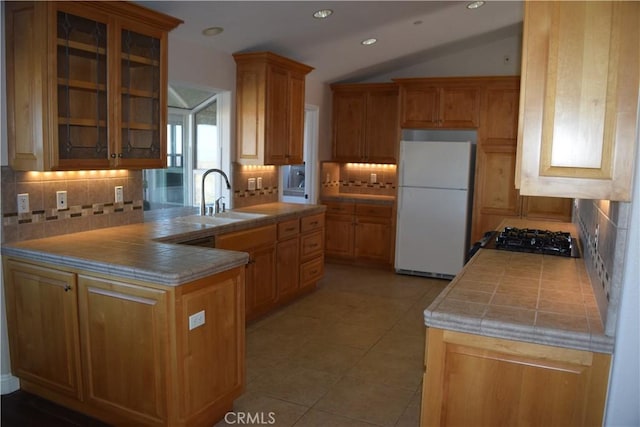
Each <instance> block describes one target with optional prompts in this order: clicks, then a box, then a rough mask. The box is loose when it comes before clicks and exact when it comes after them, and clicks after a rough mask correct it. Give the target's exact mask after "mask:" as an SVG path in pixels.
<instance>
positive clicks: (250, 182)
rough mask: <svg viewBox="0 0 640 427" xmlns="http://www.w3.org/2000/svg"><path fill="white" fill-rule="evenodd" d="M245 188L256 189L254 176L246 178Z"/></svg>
mask: <svg viewBox="0 0 640 427" xmlns="http://www.w3.org/2000/svg"><path fill="white" fill-rule="evenodd" d="M247 188H248V189H249V191H254V190H255V189H256V179H255V178H249V179H248V180H247Z"/></svg>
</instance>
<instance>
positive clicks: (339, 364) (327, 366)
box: [289, 340, 366, 375]
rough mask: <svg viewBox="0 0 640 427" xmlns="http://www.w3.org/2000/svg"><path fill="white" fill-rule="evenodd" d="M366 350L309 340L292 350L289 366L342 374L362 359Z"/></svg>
mask: <svg viewBox="0 0 640 427" xmlns="http://www.w3.org/2000/svg"><path fill="white" fill-rule="evenodd" d="M365 352H366V350H364V349H361V348H356V347H350V346H345V345H332V344H326V343H321V342H317V341H313V340H312V341H309V342H307V343H306V344H304V345H303V346H301V347H300V349H298V351H296V352H294V353H293V354H292V356H291V360H290V362H289V363H290V366H302V367H304V368H308V369H315V370H318V371H322V372H326V373H329V374H334V375H342V374H344V373H345V372H347V371H348V370H349V369H351V368H352V367H353V366H355V364H356V363H357V362H358V361H359V360H360V359H362V357H363V356H364V354H365Z"/></svg>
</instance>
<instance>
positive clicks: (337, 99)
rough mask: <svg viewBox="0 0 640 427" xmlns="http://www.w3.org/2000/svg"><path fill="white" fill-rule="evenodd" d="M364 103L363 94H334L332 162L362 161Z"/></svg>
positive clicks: (364, 96)
mask: <svg viewBox="0 0 640 427" xmlns="http://www.w3.org/2000/svg"><path fill="white" fill-rule="evenodd" d="M366 102H367V101H366V94H365V93H363V92H344V93H339V92H334V94H333V112H332V114H333V116H332V121H333V160H337V161H355V162H360V161H362V157H363V145H364V132H365V114H366Z"/></svg>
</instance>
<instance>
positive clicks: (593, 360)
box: [421, 328, 611, 427]
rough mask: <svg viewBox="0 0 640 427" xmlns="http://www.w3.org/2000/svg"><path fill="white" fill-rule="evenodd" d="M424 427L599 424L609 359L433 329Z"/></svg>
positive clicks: (430, 330) (428, 350)
mask: <svg viewBox="0 0 640 427" xmlns="http://www.w3.org/2000/svg"><path fill="white" fill-rule="evenodd" d="M427 334H428V335H427V346H426V350H425V355H426V361H425V362H426V372H425V377H424V382H423V392H422V420H421V425H423V426H468V425H469V426H470V425H479V426H480V425H482V426H499V425H503V426H518V425H536V426H558V427H561V426H595V425H602V421H603V420H602V416H603V413H604V403H605V398H606V393H607V383H608V374H609V364H610V359H611V357H610V356H609V355H605V354H599V353H591V352H587V351H579V350H571V349H563V348H559V347H551V346H543V345H539V344H530V343H518V342H514V341H509V340H503V339H493V338H488V337H480V336H477V335H471V334H463V333H457V332H451V331H447V330H440V329H433V328H428V331H427Z"/></svg>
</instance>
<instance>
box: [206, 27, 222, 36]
mask: <svg viewBox="0 0 640 427" xmlns="http://www.w3.org/2000/svg"><path fill="white" fill-rule="evenodd" d="M223 31H224V28H222V27H209V28H205V29H204V30H202V34H203V35H205V36H208V37H213V36H217V35H218V34H220V33H221V32H223Z"/></svg>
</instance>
